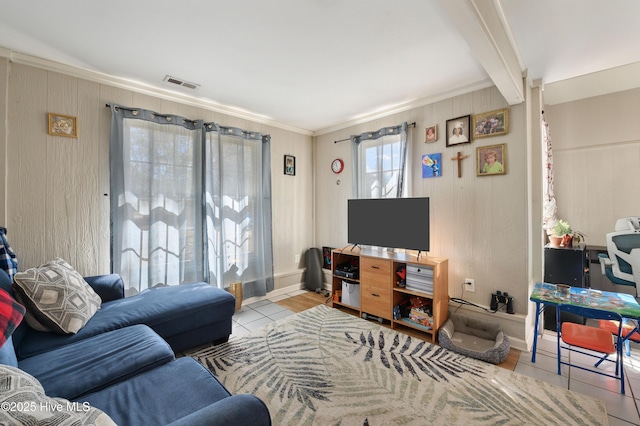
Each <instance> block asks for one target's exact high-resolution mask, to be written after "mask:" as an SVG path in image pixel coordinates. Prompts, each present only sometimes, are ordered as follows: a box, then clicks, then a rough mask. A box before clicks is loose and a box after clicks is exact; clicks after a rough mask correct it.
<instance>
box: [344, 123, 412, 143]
mask: <svg viewBox="0 0 640 426" xmlns="http://www.w3.org/2000/svg"><path fill="white" fill-rule="evenodd" d="M407 127H416V122H415V121H414V122H413V123H409V124H407ZM350 140H351V138H346V139H340V140H339V141H333V143H338V142H345V141H350Z"/></svg>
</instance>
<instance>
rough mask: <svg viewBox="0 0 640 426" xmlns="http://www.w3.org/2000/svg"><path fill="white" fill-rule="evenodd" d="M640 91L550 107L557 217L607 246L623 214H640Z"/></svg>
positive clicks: (591, 240) (593, 242) (547, 110)
mask: <svg viewBox="0 0 640 426" xmlns="http://www.w3.org/2000/svg"><path fill="white" fill-rule="evenodd" d="M638 111H640V89H635V90H629V91H625V92H618V93H612V94H609V95H603V96H596V97H592V98H588V99H582V100H579V101H574V102H567V103H564V104H559V105H548V106H546V107H545V117H546V119H547V121H548V122H549V129H550V132H551V139H552V143H553V152H554V166H555V177H556V180H555V194H556V200H557V205H558V216H559V217H560V218H563V219H566V220H567V221H569V223H570V224H571V225H572V227H573V228H574V229H576V230H579V231H582V232H584V233H585V234H587V238H586V242H587V243H588V244H591V245H600V246H604V245H606V240H605V238H606V233H607V232H611V231H613V229H614V226H615V222H616V220H617V219H618V218H621V217H626V216H640V197H638V194H639V193H640V184H639V182H640V120H638Z"/></svg>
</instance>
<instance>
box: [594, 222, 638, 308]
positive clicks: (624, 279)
mask: <svg viewBox="0 0 640 426" xmlns="http://www.w3.org/2000/svg"><path fill="white" fill-rule="evenodd" d="M598 257H599V259H600V267H601V268H602V273H603V274H604V275H606V277H607V278H609V279H610V280H611V282H612V283H613V284H616V285H626V286H632V287H634V288H635V289H636V296H637V295H638V290H637V286H636V283H638V282H640V217H626V218H622V219H618V221H617V222H616V227H615V231H614V232H609V233H608V234H607V254H605V253H601V254H599V255H598Z"/></svg>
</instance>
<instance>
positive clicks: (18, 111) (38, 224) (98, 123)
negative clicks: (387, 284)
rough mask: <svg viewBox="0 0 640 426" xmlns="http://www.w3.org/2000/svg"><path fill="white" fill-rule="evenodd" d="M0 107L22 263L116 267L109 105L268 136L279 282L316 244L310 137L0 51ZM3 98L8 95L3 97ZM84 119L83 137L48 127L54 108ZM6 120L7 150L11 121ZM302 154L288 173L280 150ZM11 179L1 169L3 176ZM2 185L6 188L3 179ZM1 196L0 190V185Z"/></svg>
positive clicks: (0, 139) (292, 276) (292, 274)
mask: <svg viewBox="0 0 640 426" xmlns="http://www.w3.org/2000/svg"><path fill="white" fill-rule="evenodd" d="M0 61H2V62H0V82H1V84H2V86H1V87H0V95H1V94H2V93H3V91H5V90H6V91H8V98H7V99H8V102H7V107H6V109H5V106H4V102H3V104H2V106H0V112H1V113H2V117H3V118H4V117H5V116H6V123H7V134H8V137H7V139H6V145H7V156H8V157H7V161H6V162H5V161H4V158H3V159H2V160H3V161H2V166H0V171H2V170H3V169H2V167H4V165H5V164H6V165H7V166H6V167H7V173H6V174H7V179H6V188H7V192H6V195H4V196H3V197H2V204H0V206H3V205H4V203H5V200H6V211H7V216H6V219H5V218H4V217H3V216H0V218H1V219H3V223H0V225H4V224H6V226H7V227H8V228H9V236H10V242H11V244H12V247H13V248H14V249H15V250H16V252H17V253H18V256H19V261H20V269H21V270H24V269H26V268H29V267H33V266H37V265H39V264H40V263H42V262H44V261H47V260H50V259H51V258H53V257H57V256H60V257H63V258H65V259H67V260H68V261H69V262H70V263H71V264H72V265H74V266H75V267H76V268H77V269H78V271H80V272H81V273H82V274H85V275H91V274H102V273H108V272H109V271H110V255H109V247H110V242H109V239H110V229H109V191H110V188H109V128H110V119H111V114H110V111H109V109H108V108H106V107H105V104H107V103H119V104H122V105H127V106H132V107H139V108H145V109H151V110H154V111H158V112H161V113H166V114H177V115H181V116H184V117H189V118H202V119H205V120H207V121H215V122H218V123H220V124H224V125H229V126H235V127H240V128H243V129H246V130H251V131H256V132H261V133H263V134H270V135H271V162H272V163H271V165H272V187H273V191H272V192H273V194H272V195H273V210H274V214H273V234H274V271H275V275H276V288H279V287H282V286H288V285H295V284H296V282H297V283H300V282H301V281H300V280H301V277H302V271H301V270H300V267H301V266H302V265H300V264H296V263H295V262H294V260H295V255H296V254H300V255H301V258H302V259H304V256H302V254H304V252H305V250H306V249H307V248H308V247H311V246H312V243H313V231H314V230H313V214H312V210H313V196H312V194H313V166H314V164H313V161H312V158H313V149H312V148H313V145H312V140H311V137H310V136H307V135H303V134H298V133H295V132H291V131H287V130H283V129H280V128H276V127H273V126H268V125H265V124H261V123H255V122H251V121H248V120H245V119H240V118H236V117H232V116H227V115H224V114H221V113H218V112H214V111H210V110H206V109H203V108H199V107H195V106H191V105H184V104H181V103H178V102H172V101H169V100H165V99H162V98H159V97H154V96H149V95H146V94H141V93H138V92H135V91H131V90H125V89H121V88H116V87H112V86H109V85H105V84H100V83H96V82H92V81H87V80H84V79H79V78H76V77H72V76H68V75H64V74H60V73H56V72H52V71H47V70H44V69H40V68H36V67H32V66H28V65H23V64H16V63H12V64H10V65H8V66H7V67H6V68H9V78H8V79H7V78H4V77H3V70H4V69H5V65H6V64H7V61H6V60H5V59H3V58H0ZM2 99H4V97H2ZM48 112H55V113H60V114H66V115H73V116H77V117H78V126H79V129H78V138H77V139H72V138H64V137H56V136H49V135H48V134H47V113H48ZM1 121H2V122H3V123H1V124H0V135H2V136H0V151H2V152H4V149H3V148H4V143H5V142H4V131H3V125H4V121H5V120H1ZM285 153H286V154H290V155H294V156H296V166H297V170H296V176H295V177H291V176H284V174H283V155H284V154H285ZM3 176H4V175H3ZM1 182H2V183H3V185H2V188H4V187H5V180H4V179H3V180H2V181H1ZM0 194H3V193H2V192H0Z"/></svg>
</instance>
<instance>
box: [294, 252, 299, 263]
mask: <svg viewBox="0 0 640 426" xmlns="http://www.w3.org/2000/svg"><path fill="white" fill-rule="evenodd" d="M294 262H295V263H300V255H299V254H296V256H295V257H294Z"/></svg>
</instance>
